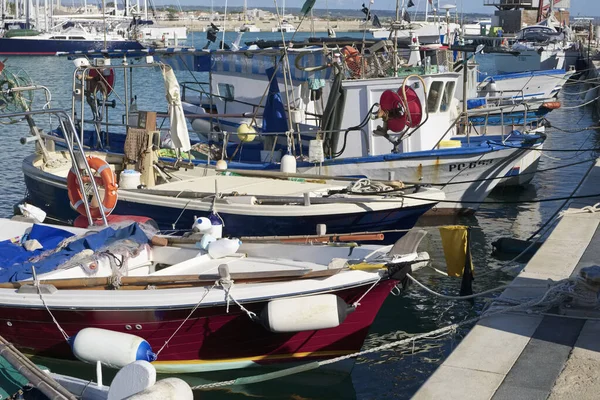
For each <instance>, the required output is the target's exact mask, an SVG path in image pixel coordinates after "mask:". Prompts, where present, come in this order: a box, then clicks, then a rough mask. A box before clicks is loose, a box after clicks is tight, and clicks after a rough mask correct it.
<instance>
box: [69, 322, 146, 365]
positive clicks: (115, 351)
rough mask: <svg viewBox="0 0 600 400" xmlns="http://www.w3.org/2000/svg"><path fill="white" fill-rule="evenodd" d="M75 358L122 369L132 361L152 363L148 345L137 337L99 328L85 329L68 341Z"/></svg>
mask: <svg viewBox="0 0 600 400" xmlns="http://www.w3.org/2000/svg"><path fill="white" fill-rule="evenodd" d="M70 343H71V349H72V350H73V354H74V355H75V357H77V358H78V359H80V360H81V361H83V362H88V363H93V364H95V363H96V362H98V361H100V362H101V363H102V364H104V365H107V366H109V367H112V368H123V367H124V366H126V365H127V364H130V363H132V362H134V361H138V360H144V361H150V362H152V361H154V360H156V355H155V354H154V353H153V352H152V348H151V347H150V344H149V343H148V342H147V341H145V340H144V339H142V338H141V337H139V336H135V335H130V334H128V333H122V332H115V331H109V330H107V329H99V328H85V329H82V330H80V331H79V332H78V333H77V335H75V337H72V338H71V339H70Z"/></svg>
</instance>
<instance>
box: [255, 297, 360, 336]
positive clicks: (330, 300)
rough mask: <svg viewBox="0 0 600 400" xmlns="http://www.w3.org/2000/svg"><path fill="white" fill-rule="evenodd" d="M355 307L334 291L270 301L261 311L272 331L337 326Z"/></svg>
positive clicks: (261, 318)
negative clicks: (332, 292) (333, 292)
mask: <svg viewBox="0 0 600 400" xmlns="http://www.w3.org/2000/svg"><path fill="white" fill-rule="evenodd" d="M353 310H354V309H353V308H352V307H350V306H348V304H346V302H344V300H342V299H341V298H340V297H338V296H336V295H334V294H320V295H315V296H307V297H293V298H289V299H280V300H272V301H270V302H269V303H268V304H267V305H266V306H265V308H264V309H263V310H262V312H261V314H260V320H261V322H262V324H263V325H264V326H265V328H267V329H268V330H270V331H271V332H274V333H284V332H300V331H312V330H317V329H327V328H335V327H336V326H339V325H340V324H341V323H342V322H344V320H345V319H346V317H347V316H348V314H350V312H352V311H353Z"/></svg>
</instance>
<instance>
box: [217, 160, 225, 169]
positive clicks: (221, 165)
mask: <svg viewBox="0 0 600 400" xmlns="http://www.w3.org/2000/svg"><path fill="white" fill-rule="evenodd" d="M215 167H216V168H217V171H225V170H227V161H225V160H219V161H217V164H216V165H215Z"/></svg>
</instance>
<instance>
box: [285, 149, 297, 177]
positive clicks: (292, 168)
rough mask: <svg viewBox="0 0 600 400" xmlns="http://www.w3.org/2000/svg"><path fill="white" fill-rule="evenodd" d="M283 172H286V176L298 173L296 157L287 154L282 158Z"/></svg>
mask: <svg viewBox="0 0 600 400" xmlns="http://www.w3.org/2000/svg"><path fill="white" fill-rule="evenodd" d="M281 172H285V173H286V174H295V173H296V157H294V156H292V155H291V154H286V155H285V156H283V157H281Z"/></svg>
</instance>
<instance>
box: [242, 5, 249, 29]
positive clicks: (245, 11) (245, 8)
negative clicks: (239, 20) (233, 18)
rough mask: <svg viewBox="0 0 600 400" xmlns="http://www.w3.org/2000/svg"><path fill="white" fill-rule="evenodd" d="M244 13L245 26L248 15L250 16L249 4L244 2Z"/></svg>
mask: <svg viewBox="0 0 600 400" xmlns="http://www.w3.org/2000/svg"><path fill="white" fill-rule="evenodd" d="M242 12H243V13H244V24H245V23H246V15H247V14H248V2H247V1H246V0H244V8H243V9H242Z"/></svg>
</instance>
